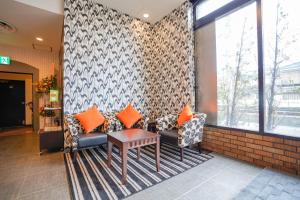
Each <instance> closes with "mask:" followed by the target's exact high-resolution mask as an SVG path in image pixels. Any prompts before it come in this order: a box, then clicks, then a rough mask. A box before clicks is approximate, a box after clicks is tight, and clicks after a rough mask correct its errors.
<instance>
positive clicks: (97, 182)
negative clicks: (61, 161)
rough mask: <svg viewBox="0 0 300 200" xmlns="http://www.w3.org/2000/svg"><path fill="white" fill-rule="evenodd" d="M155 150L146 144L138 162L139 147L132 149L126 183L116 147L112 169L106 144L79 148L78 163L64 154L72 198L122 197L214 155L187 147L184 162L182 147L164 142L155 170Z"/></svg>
mask: <svg viewBox="0 0 300 200" xmlns="http://www.w3.org/2000/svg"><path fill="white" fill-rule="evenodd" d="M154 153H155V146H154V145H149V146H145V147H143V148H141V158H140V160H139V161H138V160H137V159H136V149H132V150H129V152H128V166H127V169H128V171H127V173H128V176H127V181H128V182H127V184H126V185H122V184H121V174H122V171H121V159H120V155H119V153H118V150H117V149H116V148H114V149H113V159H112V168H108V167H107V165H106V161H107V154H106V147H101V148H94V149H87V150H83V151H79V155H78V158H77V162H76V163H73V162H72V158H71V156H70V154H69V153H67V154H65V163H66V168H67V174H68V180H69V184H70V187H71V192H72V196H73V199H123V198H125V197H128V196H130V195H132V194H134V193H137V192H139V191H142V190H144V189H147V188H149V187H151V186H153V185H156V184H158V183H160V182H162V181H164V180H167V179H169V178H171V177H173V176H176V175H178V174H181V173H183V172H185V171H186V170H188V169H191V168H193V167H195V166H197V165H199V164H201V163H203V162H205V161H207V160H209V159H211V158H213V156H212V155H210V154H203V153H202V154H199V152H198V151H193V150H190V149H185V152H184V161H183V162H181V161H180V154H179V149H178V148H176V147H174V146H171V145H168V144H165V143H162V144H161V152H160V158H161V159H160V172H156V165H155V157H154Z"/></svg>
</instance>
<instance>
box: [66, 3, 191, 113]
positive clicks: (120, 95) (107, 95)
mask: <svg viewBox="0 0 300 200" xmlns="http://www.w3.org/2000/svg"><path fill="white" fill-rule="evenodd" d="M190 10H191V5H190V4H189V3H188V2H186V3H184V4H183V5H182V6H180V8H178V9H176V10H174V11H173V12H172V13H170V14H169V15H168V16H166V17H165V18H164V19H162V20H161V21H160V22H158V23H156V24H154V25H151V24H149V23H146V22H143V21H140V20H138V19H135V18H132V17H130V16H128V15H125V14H122V13H119V12H117V11H115V10H112V9H109V8H106V7H105V6H103V5H101V4H99V3H98V2H97V0H85V1H75V0H65V20H64V23H65V24H64V32H65V35H64V49H65V51H64V112H65V113H76V112H80V111H82V110H85V109H86V108H88V107H90V106H91V105H93V104H96V105H98V106H99V108H100V109H101V110H102V111H104V112H110V111H117V110H120V109H122V108H124V107H125V106H126V105H127V104H128V103H132V104H133V105H134V106H135V107H136V108H137V109H138V110H140V111H141V112H142V113H143V114H144V115H146V116H149V117H152V118H154V117H157V116H160V115H162V114H166V113H169V112H177V111H178V110H179V109H180V108H181V107H182V105H183V104H184V103H186V102H190V103H192V104H193V99H194V94H193V86H194V83H193V81H192V80H193V72H194V69H193V68H194V65H193V52H192V51H193V40H192V38H193V37H192V34H193V31H192V24H191V23H192V22H191V19H192V17H191V12H190Z"/></svg>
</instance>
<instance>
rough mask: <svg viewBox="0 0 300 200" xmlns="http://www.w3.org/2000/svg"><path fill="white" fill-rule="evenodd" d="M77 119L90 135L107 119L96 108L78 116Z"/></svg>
mask: <svg viewBox="0 0 300 200" xmlns="http://www.w3.org/2000/svg"><path fill="white" fill-rule="evenodd" d="M75 117H76V118H77V119H78V120H79V122H80V124H81V125H82V127H83V128H84V132H85V133H90V132H91V131H93V130H94V129H95V128H97V127H98V126H100V125H102V124H103V123H104V121H105V118H104V117H103V115H102V114H101V113H100V112H99V111H98V109H97V107H95V106H93V107H92V108H89V109H87V110H86V111H85V112H82V113H79V114H77V115H76V116H75Z"/></svg>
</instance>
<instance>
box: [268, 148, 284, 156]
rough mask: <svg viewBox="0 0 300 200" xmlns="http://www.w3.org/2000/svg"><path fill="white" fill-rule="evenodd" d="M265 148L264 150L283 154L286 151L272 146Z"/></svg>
mask: <svg viewBox="0 0 300 200" xmlns="http://www.w3.org/2000/svg"><path fill="white" fill-rule="evenodd" d="M263 150H264V151H268V152H271V153H277V154H281V155H283V154H284V151H283V150H282V149H275V148H272V147H265V146H264V147H263Z"/></svg>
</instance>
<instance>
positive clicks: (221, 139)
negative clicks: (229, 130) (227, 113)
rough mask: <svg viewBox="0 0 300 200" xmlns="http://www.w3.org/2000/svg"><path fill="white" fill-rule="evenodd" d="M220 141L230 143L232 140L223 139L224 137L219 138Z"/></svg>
mask: <svg viewBox="0 0 300 200" xmlns="http://www.w3.org/2000/svg"><path fill="white" fill-rule="evenodd" d="M218 140H220V141H222V142H230V139H228V138H223V137H220V138H218Z"/></svg>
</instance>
